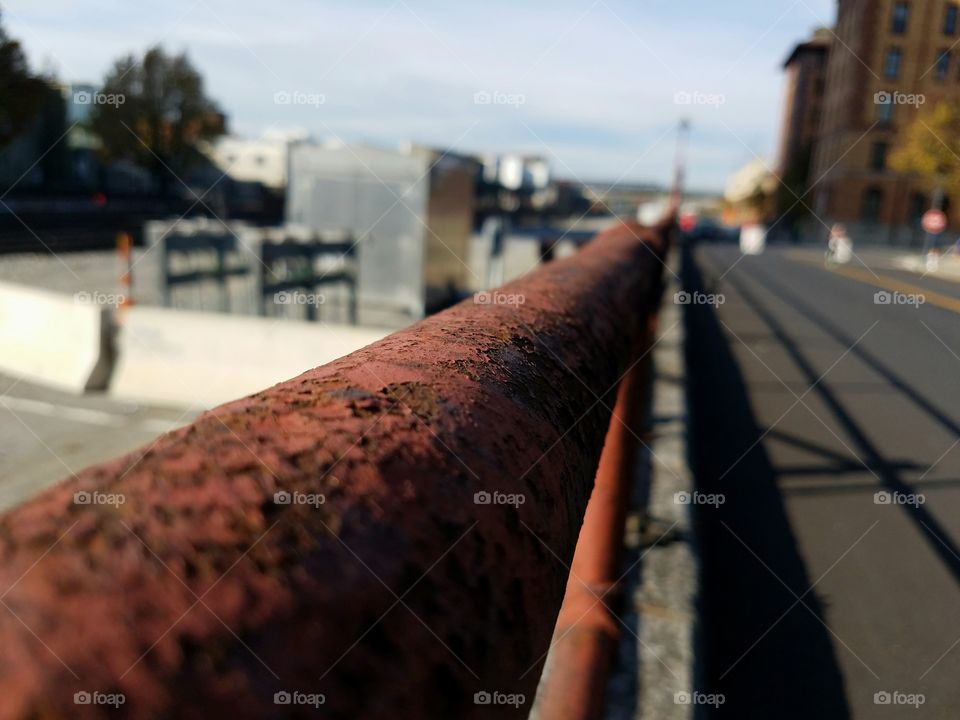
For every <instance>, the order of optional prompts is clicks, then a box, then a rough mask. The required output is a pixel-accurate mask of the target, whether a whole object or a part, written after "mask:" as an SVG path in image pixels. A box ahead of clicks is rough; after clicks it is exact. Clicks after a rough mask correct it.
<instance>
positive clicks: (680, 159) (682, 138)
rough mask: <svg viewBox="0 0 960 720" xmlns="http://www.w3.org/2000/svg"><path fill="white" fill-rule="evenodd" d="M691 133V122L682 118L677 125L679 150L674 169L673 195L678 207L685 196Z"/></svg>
mask: <svg viewBox="0 0 960 720" xmlns="http://www.w3.org/2000/svg"><path fill="white" fill-rule="evenodd" d="M689 133H690V121H689V120H687V119H686V118H681V120H680V122H679V124H678V125H677V150H676V157H675V159H674V167H673V191H672V192H671V195H672V197H673V200H674V202H675V203H676V205H677V207H678V208H679V207H680V200H681V198H682V196H683V184H684V179H685V176H686V170H687V168H686V166H687V139H688V137H689Z"/></svg>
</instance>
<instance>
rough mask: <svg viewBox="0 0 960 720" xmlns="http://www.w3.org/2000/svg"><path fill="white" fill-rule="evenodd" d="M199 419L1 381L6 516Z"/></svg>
mask: <svg viewBox="0 0 960 720" xmlns="http://www.w3.org/2000/svg"><path fill="white" fill-rule="evenodd" d="M197 414H198V411H196V410H174V409H168V408H151V407H146V406H143V405H137V404H133V403H123V402H118V401H116V400H113V399H111V398H109V397H106V396H103V395H85V396H77V395H71V394H69V393H65V392H60V391H58V390H53V389H50V388H45V387H41V386H39V385H35V384H32V383H29V382H27V381H25V380H20V379H17V378H12V377H9V376H4V375H0V511H3V510H6V509H8V508H10V507H12V506H14V505H17V504H19V503H20V502H22V501H24V500H26V499H27V498H28V497H30V496H31V495H33V494H34V493H36V492H38V491H39V490H42V489H43V488H45V487H48V486H50V485H52V484H53V483H55V482H56V481H58V480H61V479H64V478H69V477H71V476H72V475H73V474H74V473H76V472H78V471H80V470H82V469H83V468H85V467H87V466H88V465H92V464H94V463H98V462H102V461H104V460H110V459H111V458H114V457H118V456H120V455H123V454H124V453H127V452H130V451H132V450H135V449H137V448H139V447H141V446H147V445H149V443H150V442H151V441H153V440H154V439H155V438H157V437H158V436H160V435H162V434H163V433H165V432H167V431H169V430H172V429H174V428H176V427H179V426H181V425H185V424H187V423H189V422H190V421H191V420H193V418H194V417H196V415H197Z"/></svg>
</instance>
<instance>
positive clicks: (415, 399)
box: [0, 225, 667, 719]
mask: <svg viewBox="0 0 960 720" xmlns="http://www.w3.org/2000/svg"><path fill="white" fill-rule="evenodd" d="M666 234H667V227H666V226H664V227H661V228H656V229H644V228H640V227H639V226H636V225H624V226H619V227H617V228H615V229H613V230H611V231H608V232H606V233H603V234H602V235H601V236H599V237H598V238H597V239H596V240H595V241H593V242H592V243H590V244H588V245H587V246H586V247H585V248H584V249H583V250H581V251H580V252H579V253H577V254H576V255H575V256H573V257H571V258H567V259H564V260H560V261H557V262H553V263H550V264H548V265H546V266H544V267H542V268H540V269H539V270H537V271H536V272H534V273H532V274H530V275H528V276H526V277H524V278H522V279H521V280H518V281H516V282H513V283H511V284H509V285H506V286H504V287H503V288H500V289H499V290H498V291H496V292H494V293H490V294H487V295H485V296H481V297H480V298H479V299H477V300H475V301H473V302H471V301H467V302H465V303H462V304H460V305H458V306H456V307H454V308H452V309H450V310H448V311H446V312H443V313H441V314H438V315H435V316H433V317H430V318H428V319H426V320H425V321H423V322H421V323H419V324H417V325H415V326H413V327H411V328H410V329H407V330H404V331H401V332H398V333H395V334H393V335H391V336H389V337H388V338H386V339H384V340H382V341H380V342H378V343H375V344H373V345H371V346H369V347H367V348H365V349H363V350H360V351H358V352H355V353H353V354H351V355H349V356H347V357H345V358H343V359H341V360H338V361H336V362H334V363H331V364H329V365H326V366H323V367H320V368H317V369H315V370H312V371H310V372H307V373H305V374H304V375H301V376H300V377H297V378H295V379H293V380H290V381H287V382H285V383H282V384H280V385H277V386H275V387H273V388H270V389H268V390H265V391H263V392H260V393H258V394H256V395H253V396H251V397H248V398H245V399H242V400H238V401H236V402H232V403H229V404H227V405H224V406H222V407H219V408H217V409H215V410H212V411H210V412H208V413H206V414H204V415H203V416H201V417H200V418H199V419H198V420H197V421H196V422H194V423H193V424H192V425H190V426H188V427H186V428H183V429H181V430H178V431H176V432H173V433H170V434H168V435H165V436H163V437H162V438H160V439H159V440H157V441H156V442H155V443H154V444H152V445H150V446H148V447H146V448H144V449H142V450H140V451H138V452H135V453H132V454H131V455H128V456H126V457H124V458H121V459H118V460H115V461H112V462H110V463H106V464H103V465H99V466H95V467H91V468H88V469H87V470H84V471H83V472H81V473H79V475H78V476H76V477H74V478H71V479H69V480H67V481H64V482H63V483H61V484H60V485H58V486H57V487H55V488H53V489H51V490H49V491H46V492H44V493H42V494H41V495H39V496H37V497H35V498H34V499H33V500H31V501H30V502H28V503H27V504H25V505H23V506H21V507H19V508H17V509H15V510H14V511H12V512H10V513H8V514H6V515H4V516H3V517H2V518H0V604H2V605H3V607H2V608H0V698H2V700H0V718H34V717H36V718H60V717H70V718H73V717H100V716H107V715H110V714H111V713H113V714H116V709H117V708H119V713H120V714H121V715H122V716H124V717H131V718H154V717H171V718H172V717H176V718H201V717H230V718H234V719H242V718H262V717H300V716H301V715H303V716H307V715H310V716H313V712H312V711H313V710H314V709H316V708H320V710H321V712H320V714H319V716H321V717H325V718H354V719H355V718H383V717H396V718H473V717H511V716H516V717H523V716H525V715H526V714H527V712H529V705H530V703H531V702H532V700H533V694H534V690H535V688H536V685H537V680H538V677H539V674H540V668H541V666H542V663H543V657H544V654H545V652H546V650H547V648H548V646H549V644H550V639H551V635H552V633H553V631H554V626H555V623H556V620H557V615H558V612H559V609H560V604H561V601H562V599H563V597H564V590H565V587H566V584H567V579H568V578H567V575H568V573H567V570H566V568H565V567H564V565H565V564H569V563H570V561H571V559H572V557H573V554H574V546H575V544H576V542H577V537H578V533H579V531H580V527H581V523H582V521H583V518H584V512H585V508H586V506H587V501H588V498H589V497H590V494H591V490H592V488H593V483H594V476H595V474H596V471H597V466H598V461H599V458H600V454H601V448H602V447H603V444H604V438H605V436H606V435H607V431H608V427H609V426H610V417H611V412H610V409H609V407H610V406H611V405H612V404H613V398H614V397H615V395H616V388H617V381H618V379H619V378H620V377H621V375H622V374H623V373H624V371H625V370H626V369H627V368H628V367H629V366H630V364H631V363H632V362H634V360H635V357H636V349H637V348H638V347H639V346H640V345H641V344H642V343H643V342H644V341H645V339H646V338H647V333H648V326H649V320H650V318H651V316H652V315H653V314H654V313H655V309H656V306H657V303H658V301H659V295H660V292H661V267H662V261H661V256H662V253H663V251H664V246H665V238H666ZM223 371H224V372H229V371H230V370H229V367H225V368H224V369H223ZM558 560H560V561H561V562H558ZM493 706H496V707H493Z"/></svg>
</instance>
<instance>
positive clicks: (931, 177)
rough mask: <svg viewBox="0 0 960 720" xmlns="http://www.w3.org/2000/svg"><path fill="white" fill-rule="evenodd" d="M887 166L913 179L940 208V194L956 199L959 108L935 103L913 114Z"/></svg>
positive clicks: (959, 169)
mask: <svg viewBox="0 0 960 720" xmlns="http://www.w3.org/2000/svg"><path fill="white" fill-rule="evenodd" d="M890 166H891V167H892V168H893V169H894V170H897V171H899V172H903V173H909V174H911V175H914V176H916V177H917V178H918V179H919V180H920V181H921V182H922V183H924V184H925V185H927V187H928V188H929V189H930V190H932V191H933V202H932V203H931V206H932V207H933V208H935V209H937V210H942V209H943V198H944V193H950V194H952V195H953V196H954V197H960V105H957V104H956V103H952V102H946V101H943V102H939V103H937V104H936V105H934V106H932V107H930V108H926V109H924V110H923V111H921V112H919V113H918V114H917V117H916V119H915V120H914V121H913V122H912V123H910V125H908V126H907V128H906V129H905V130H904V132H903V137H902V140H901V142H900V143H899V144H898V146H897V147H896V148H895V149H894V151H893V153H892V154H891V155H890Z"/></svg>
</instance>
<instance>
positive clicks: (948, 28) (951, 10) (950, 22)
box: [943, 3, 957, 35]
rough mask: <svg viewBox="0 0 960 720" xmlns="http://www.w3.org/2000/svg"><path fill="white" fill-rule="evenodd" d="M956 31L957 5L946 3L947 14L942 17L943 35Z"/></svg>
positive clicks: (953, 33) (952, 33)
mask: <svg viewBox="0 0 960 720" xmlns="http://www.w3.org/2000/svg"><path fill="white" fill-rule="evenodd" d="M956 32H957V6H956V5H954V4H953V3H950V4H949V5H947V14H946V15H945V16H944V18H943V33H944V34H945V35H955V34H956Z"/></svg>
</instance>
